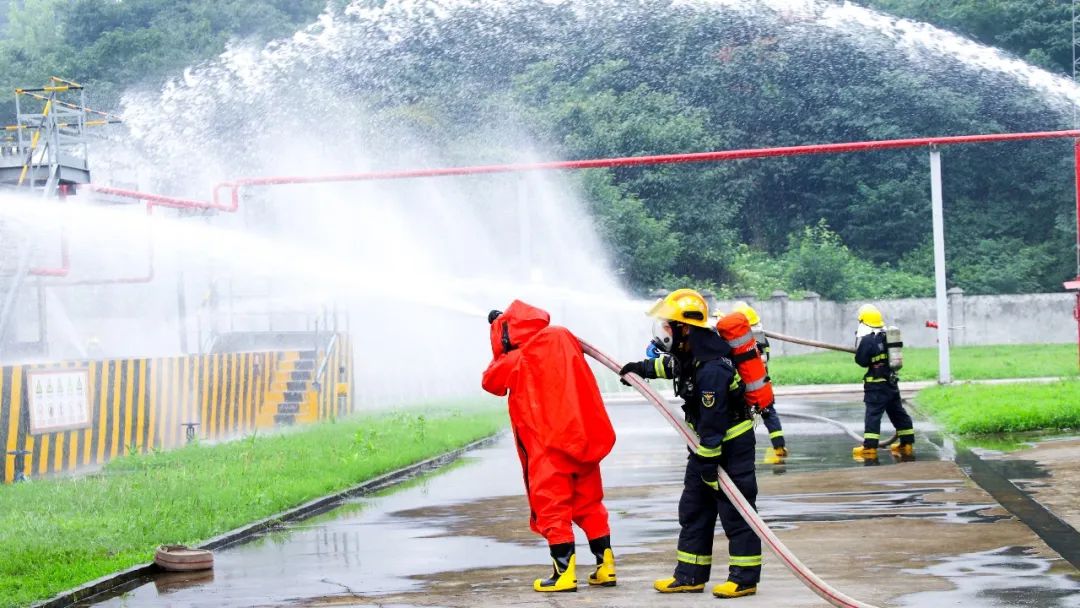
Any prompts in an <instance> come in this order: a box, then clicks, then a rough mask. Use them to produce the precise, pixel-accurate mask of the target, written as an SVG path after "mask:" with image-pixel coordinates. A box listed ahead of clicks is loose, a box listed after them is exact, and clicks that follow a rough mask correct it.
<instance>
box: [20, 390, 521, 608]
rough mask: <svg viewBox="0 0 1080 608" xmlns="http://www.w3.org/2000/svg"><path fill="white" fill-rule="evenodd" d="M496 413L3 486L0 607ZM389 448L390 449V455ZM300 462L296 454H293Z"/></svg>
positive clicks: (318, 492) (491, 421) (346, 427)
mask: <svg viewBox="0 0 1080 608" xmlns="http://www.w3.org/2000/svg"><path fill="white" fill-rule="evenodd" d="M505 417H506V414H505V412H504V411H503V410H501V409H490V408H485V409H469V410H461V411H455V412H450V411H447V410H435V411H434V413H433V412H432V411H431V410H430V409H428V410H427V411H425V414H424V415H416V414H413V413H398V414H394V415H385V414H384V415H378V416H363V417H357V418H350V419H346V420H340V421H338V422H336V423H324V424H320V425H316V426H312V427H307V428H302V429H297V430H296V431H295V432H290V433H284V434H280V435H269V436H261V435H260V436H251V437H248V438H246V439H241V440H237V441H232V442H229V443H223V444H218V445H212V446H202V445H193V446H188V447H186V448H183V449H180V450H175V451H171V452H161V453H154V454H148V455H145V456H140V455H136V456H128V457H124V458H120V459H117V460H114V461H112V462H110V463H109V464H108V465H106V467H105V470H104V472H102V473H101V474H96V475H91V476H87V477H75V478H60V479H45V480H34V481H32V482H30V483H24V484H15V485H11V486H4V487H0V552H2V553H3V555H4V559H3V560H0V607H5V608H6V607H8V606H23V605H27V604H29V603H30V602H32V601H34V600H39V599H43V598H46V597H49V596H51V595H54V594H56V593H59V592H61V591H63V590H65V589H69V588H71V587H74V586H76V585H79V584H82V583H85V582H87V581H90V580H93V579H95V578H98V577H100V576H104V575H106V574H108V573H110V572H115V571H118V570H122V569H124V568H128V567H130V566H133V565H135V564H138V563H146V562H148V561H150V560H151V559H152V558H153V553H154V549H155V548H156V547H157V546H158V545H160V544H171V543H181V544H190V545H194V544H197V543H199V542H200V541H204V540H206V539H209V538H212V537H214V536H216V535H218V534H221V533H223V532H226V531H228V530H232V529H234V528H237V527H240V526H243V525H245V524H249V523H251V522H253V521H257V520H259V519H262V518H264V517H268V516H270V515H273V514H274V513H278V512H280V511H282V510H285V509H287V508H289V507H293V506H295V505H299V504H302V503H303V502H305V501H307V500H311V499H313V498H316V497H319V496H324V495H326V494H330V493H332V492H335V491H339V490H342V489H344V488H347V487H349V486H352V485H355V484H357V483H360V482H362V481H364V480H366V479H371V478H373V477H375V476H377V475H380V474H382V473H386V472H388V471H391V470H394V469H398V468H401V467H403V466H406V465H408V464H410V463H413V462H418V461H420V460H424V459H426V458H429V457H432V456H435V455H437V454H440V453H443V452H446V451H449V450H451V449H454V448H457V447H459V446H462V445H464V444H466V443H469V442H471V441H473V440H476V439H479V438H481V437H485V436H488V435H491V434H493V433H495V432H497V431H498V430H499V429H500V428H501V427H502V426H503V424H504V421H505ZM390 448H392V449H390ZM298 455H303V456H302V457H299V456H298Z"/></svg>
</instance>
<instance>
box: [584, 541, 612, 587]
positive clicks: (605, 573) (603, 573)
mask: <svg viewBox="0 0 1080 608" xmlns="http://www.w3.org/2000/svg"><path fill="white" fill-rule="evenodd" d="M589 584H590V585H594V586H597V587H614V586H615V554H614V553H613V552H612V551H611V549H604V559H603V561H602V562H600V563H599V564H597V565H596V571H595V572H593V573H592V574H590V575H589Z"/></svg>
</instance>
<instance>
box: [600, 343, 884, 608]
mask: <svg viewBox="0 0 1080 608" xmlns="http://www.w3.org/2000/svg"><path fill="white" fill-rule="evenodd" d="M581 347H582V350H584V352H585V354H587V355H589V356H590V357H592V358H593V359H596V360H597V361H598V362H599V363H600V364H601V365H603V366H604V367H606V368H608V369H610V370H611V371H612V372H614V373H616V374H618V373H619V370H620V369H621V368H622V366H621V365H619V363H618V362H616V361H615V360H614V359H612V358H611V357H609V356H607V355H605V354H604V353H602V352H600V351H599V350H597V349H596V348H594V347H593V346H592V345H590V344H589V343H587V342H585V341H584V340H582V341H581ZM623 378H624V379H625V380H626V381H627V382H629V383H630V386H633V387H634V388H635V389H637V391H638V392H639V393H641V395H642V396H643V397H645V399H647V400H648V401H649V402H650V403H652V404H653V406H655V407H656V409H657V411H659V412H660V414H661V415H662V416H664V418H666V419H667V421H668V422H669V423H670V424H671V426H673V427H674V428H675V430H676V431H677V432H678V433H679V434H680V435H681V436H682V438H683V440H684V441H685V442H686V445H688V446H690V449H692V450H696V449H697V447H698V442H697V436H696V435H695V433H694V432H693V431H691V430H690V429H689V427H687V426H686V423H685V422H684V421H683V420H682V419H681V418H679V417H678V416H676V415H674V414H673V413H672V412H671V410H670V409H668V406H667V403H666V402H665V401H664V399H663V397H661V396H660V395H659V394H658V393H657V392H656V391H655V390H654V389H653V388H652V387H651V386H649V385H648V384H646V382H645V381H644V380H642V379H641V377H640V376H638V375H636V374H626V375H625V376H623ZM845 428H846V427H845ZM719 478H720V479H719V481H720V489H721V490H722V491H723V492H724V495H725V496H727V497H728V500H730V501H731V503H732V504H733V505H735V508H736V509H738V511H739V513H740V514H741V515H742V516H743V519H745V520H746V523H747V524H749V525H750V528H751V529H752V530H753V531H754V533H755V534H757V536H758V538H760V539H761V542H762V544H764V545H765V546H766V547H768V548H769V550H770V551H772V552H773V554H774V555H776V557H777V558H779V559H780V561H782V562H783V563H784V566H786V567H787V569H788V570H790V571H791V572H792V574H794V575H795V576H796V578H798V579H799V580H800V581H802V583H803V584H804V585H806V586H807V587H808V588H809V589H810V590H811V591H813V592H814V593H816V594H817V595H818V596H819V597H821V598H822V599H823V600H825V601H827V602H828V603H829V604H831V605H833V606H837V607H838V608H877V607H876V606H874V605H872V604H867V603H865V602H860V601H859V600H856V599H854V598H851V597H848V596H847V595H845V594H843V593H841V592H840V591H838V590H837V589H834V588H833V587H832V586H831V585H829V584H828V583H826V582H825V581H824V580H822V579H821V577H819V576H818V575H816V574H814V573H813V572H812V571H811V570H810V569H809V568H807V567H806V564H803V563H802V562H801V561H799V558H797V557H795V554H794V553H792V552H791V550H790V549H788V548H787V546H786V545H784V543H782V542H780V539H779V538H777V537H776V534H774V533H773V531H772V530H770V529H769V526H768V524H766V523H765V521H764V520H762V519H761V517H760V516H759V515H758V514H757V511H755V510H754V508H753V507H751V506H750V503H749V502H747V500H746V498H745V497H744V496H743V495H742V492H740V491H739V489H738V488H736V487H735V484H734V482H732V481H731V478H730V477H728V475H727V473H725V472H724V470H723V469H720V471H719Z"/></svg>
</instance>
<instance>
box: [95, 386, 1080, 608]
mask: <svg viewBox="0 0 1080 608" xmlns="http://www.w3.org/2000/svg"><path fill="white" fill-rule="evenodd" d="M778 410H779V411H780V413H781V416H783V412H784V411H800V412H805V413H812V414H817V415H824V416H828V417H830V418H836V419H840V420H843V421H846V422H850V423H851V424H852V425H853V426H854V427H857V426H858V421H859V420H861V416H862V406H861V404H860V403H858V402H837V401H833V402H811V401H792V400H783V401H781V402H780V403H779V404H778ZM611 412H612V417H613V419H614V420H615V422H616V430H617V433H618V436H619V440H618V444H617V446H616V449H615V451H614V452H613V453H612V455H611V456H610V457H609V458H608V459H607V460H606V461H605V464H604V475H605V484H606V487H607V488H608V491H607V494H608V497H607V500H606V503H607V506H608V508H609V510H610V512H611V514H612V528H613V542H614V545H615V548H616V551H617V558H618V564H619V565H618V569H619V586H618V587H616V588H608V589H589V588H587V587H586V586H582V588H581V590H580V592H579V593H576V594H560V595H556V596H550V595H541V594H537V593H535V592H533V591H532V589H531V582H532V579H533V578H536V577H537V576H541V575H546V573H547V572H548V569H549V566H548V565H547V556H546V548H545V546H544V544H543V542H542V540H540V539H539V538H537V537H536V536H533V535H532V534H531V533H530V532H529V531H528V526H527V518H528V507H527V505H526V502H525V499H524V497H523V495H522V494H523V489H522V481H521V472H520V468H519V466H518V463H517V458H516V455H515V454H514V449H513V446H512V443H511V442H510V440H509V438H505V439H503V440H502V441H500V442H498V443H497V444H496V445H494V446H493V447H491V448H487V449H484V450H480V451H478V452H476V453H474V454H473V455H472V456H471V457H469V458H468V459H466V460H465V461H462V462H461V463H460V464H458V465H456V466H453V467H450V468H449V469H447V470H444V471H441V472H438V473H435V474H432V475H430V476H427V477H424V478H422V479H420V480H418V481H416V482H413V483H411V484H409V485H408V486H407V487H403V488H400V489H397V490H395V491H391V492H388V493H386V494H385V495H382V496H377V497H371V498H364V499H360V500H357V501H355V502H353V503H351V504H348V505H346V506H344V507H342V508H340V509H338V510H336V511H334V512H331V513H328V514H327V515H324V516H321V517H319V518H317V519H313V520H308V521H306V522H303V523H301V524H298V525H296V526H293V527H291V528H289V529H288V530H286V531H282V532H275V533H271V534H268V535H266V536H264V537H262V538H261V539H259V540H257V541H254V542H251V543H248V544H246V545H243V546H240V547H236V548H234V549H231V550H227V551H223V552H220V553H219V554H218V555H217V556H216V569H215V571H214V574H213V577H212V579H210V580H207V579H205V578H204V579H203V580H191V581H183V580H177V579H176V578H175V577H173V578H169V579H168V580H162V579H158V580H151V581H147V584H145V585H143V586H141V587H139V588H137V589H135V590H133V591H130V592H128V593H126V594H124V596H122V597H118V598H114V599H112V600H109V601H107V602H106V605H110V606H174V607H179V606H460V607H463V608H465V607H467V608H479V607H486V606H506V605H526V606H528V605H535V606H545V607H551V606H583V607H584V606H588V607H592V606H661V607H663V606H673V607H674V606H679V607H686V606H705V605H715V603H716V602H718V601H720V600H717V599H715V598H713V597H712V596H711V595H708V594H705V595H691V596H661V595H659V594H657V593H655V592H654V591H653V590H652V588H651V585H652V580H653V579H654V578H659V577H664V576H669V575H670V572H671V569H672V567H673V566H674V559H675V537H676V534H677V530H678V522H677V517H676V504H677V501H678V495H679V491H680V481H681V475H682V473H681V469H682V466H683V464H684V462H685V458H686V451H685V448H684V447H683V446H681V445H680V444H679V442H678V439H677V438H676V437H675V435H674V433H673V432H671V431H670V430H669V429H668V428H667V427H666V426H665V425H664V423H663V421H662V419H661V418H660V417H659V415H658V414H656V413H655V412H654V411H653V410H652V409H651V408H650V407H649V406H647V405H644V404H627V405H624V406H620V407H617V408H612V410H611ZM785 428H786V431H787V436H788V440H789V445H790V448H791V450H792V454H793V457H792V458H791V459H790V460H789V461H788V462H787V463H786V464H785V465H784V466H774V465H759V471H758V476H759V477H758V478H759V484H760V486H761V496H760V498H759V502H758V506H759V510H760V512H761V513H762V514H763V516H764V517H765V519H766V520H767V521H768V522H769V523H770V525H772V526H773V527H774V529H775V530H776V531H777V533H778V534H779V536H780V538H781V539H782V540H783V541H784V542H786V543H788V545H789V546H790V547H791V548H792V549H793V550H794V551H795V552H796V553H797V554H798V555H799V556H800V558H801V559H802V560H803V561H804V562H805V563H806V564H807V565H808V566H810V567H811V568H812V569H814V570H815V571H816V572H817V573H818V574H820V575H821V576H823V577H824V578H825V579H826V580H828V581H830V582H831V583H832V584H834V585H835V586H837V587H838V588H839V589H841V590H843V591H844V592H846V593H848V594H850V595H852V596H854V597H856V598H859V599H861V600H863V601H867V602H872V603H876V604H877V605H880V606H935V607H936V606H987V607H997V606H1001V607H1004V606H1032V607H1047V608H1049V607H1077V606H1080V578H1078V576H1080V573H1078V572H1077V570H1076V569H1075V568H1073V567H1072V566H1071V565H1069V564H1068V563H1067V562H1064V561H1063V560H1062V559H1060V557H1059V556H1057V554H1055V553H1054V552H1053V551H1052V550H1050V549H1049V548H1048V547H1047V546H1046V545H1045V544H1044V543H1042V541H1040V540H1039V538H1038V537H1037V536H1036V535H1035V534H1033V533H1032V532H1031V530H1030V529H1028V528H1027V527H1026V526H1025V525H1023V524H1022V523H1020V522H1018V521H1017V520H1015V519H1014V518H1013V517H1012V516H1011V515H1009V513H1008V512H1006V511H1005V510H1004V509H1003V508H1001V507H1000V506H999V505H998V504H997V503H996V502H994V500H993V499H992V498H991V497H990V496H989V495H988V494H987V493H986V492H984V491H983V490H982V489H981V488H979V487H978V486H976V485H975V484H974V483H972V482H971V481H970V480H969V479H968V478H967V477H966V476H965V475H964V473H963V471H962V470H961V469H960V468H959V467H957V466H956V465H955V464H954V463H953V462H951V460H949V458H950V457H951V455H950V454H948V452H947V450H945V451H944V452H943V450H942V449H939V447H937V446H939V445H941V438H940V437H938V436H937V435H936V433H934V432H933V431H932V430H929V429H928V428H927V427H926V425H925V423H922V424H920V423H917V426H916V428H917V431H918V432H919V436H918V443H917V447H918V456H919V461H918V462H914V463H894V462H893V460H892V458H891V457H890V456H883V457H882V458H881V459H880V463H881V465H880V466H874V467H867V466H863V465H862V464H859V463H855V462H853V461H852V460H851V459H850V450H851V445H852V442H851V440H850V439H849V438H848V437H846V436H844V435H843V434H842V433H840V432H838V431H837V430H836V429H835V428H834V427H831V426H830V425H826V424H821V423H813V422H803V421H796V420H795V419H791V420H790V421H789V422H788V423H786V424H785ZM758 436H759V451H761V450H763V446H764V445H765V444H766V443H767V439H765V438H764V435H763V429H759V430H758ZM928 439H929V440H930V441H928ZM931 442H936V444H935V443H931ZM1072 491H1073V492H1074V493H1075V490H1072ZM584 546H585V545H584V538H579V548H583V547H584ZM724 547H725V545H724V543H723V538H722V536H718V542H717V551H716V553H715V554H714V559H715V560H716V561H717V562H719V563H724V562H725V561H726V560H725V556H724ZM582 557H583V558H584V555H582ZM585 562H587V559H585V560H584V561H583V563H585ZM722 570H723V568H722V567H721V568H720V571H719V572H716V573H714V574H715V578H716V579H717V581H715V582H720V581H721V580H722V577H723V572H722ZM585 572H586V570H585V568H582V569H581V570H580V571H579V578H582V579H583V578H584V576H585ZM725 605H726V604H725ZM736 605H737V606H745V607H748V608H749V607H752V606H769V607H771V608H775V607H778V606H785V607H786V606H823V605H826V604H825V603H824V602H823V601H821V600H820V599H819V598H818V597H817V596H815V595H813V594H812V593H811V592H809V591H808V590H806V589H805V588H804V587H802V585H801V584H800V583H799V582H798V581H797V580H796V579H795V578H794V576H792V575H791V574H790V573H789V572H787V571H786V570H785V569H784V568H783V567H782V566H781V565H779V563H778V562H777V560H776V559H775V558H773V557H772V556H771V555H766V557H765V569H764V572H763V581H762V584H761V586H760V588H759V593H758V595H756V596H753V597H748V598H743V599H740V600H738V603H737V604H736Z"/></svg>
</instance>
